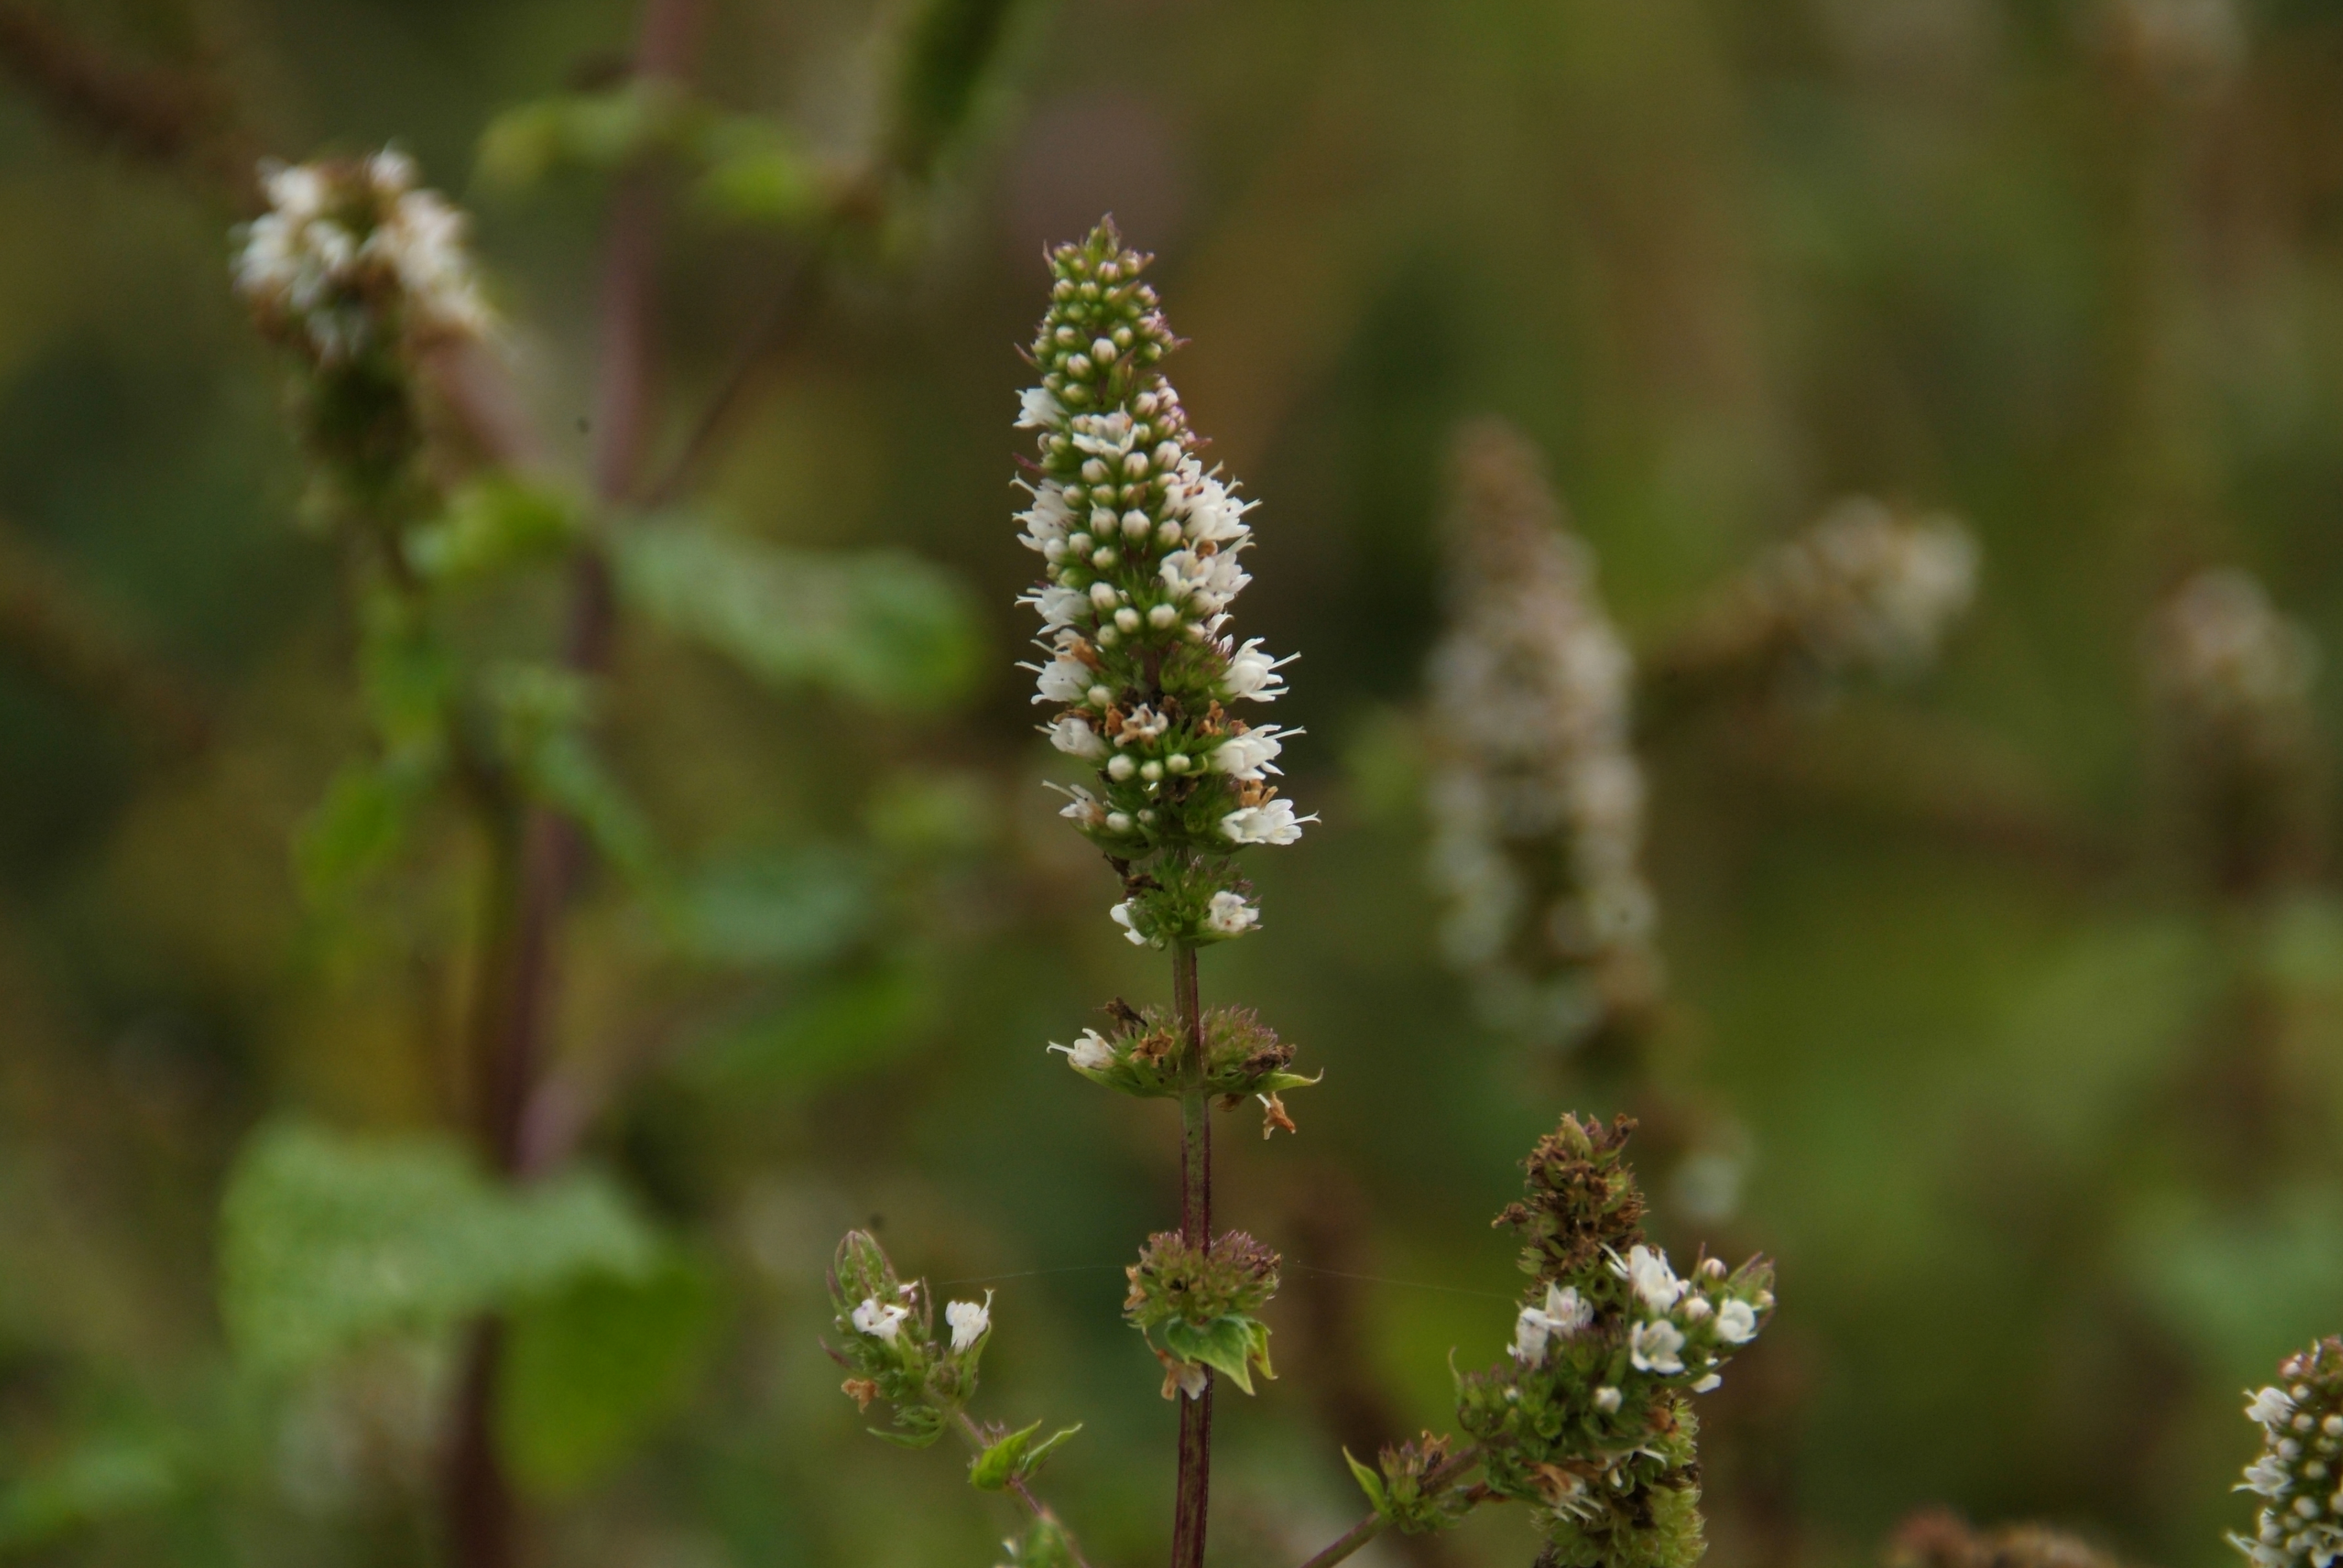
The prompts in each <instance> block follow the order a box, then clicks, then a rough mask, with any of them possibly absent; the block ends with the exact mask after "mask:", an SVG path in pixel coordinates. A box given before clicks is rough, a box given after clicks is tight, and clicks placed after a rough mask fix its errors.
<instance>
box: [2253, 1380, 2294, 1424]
mask: <svg viewBox="0 0 2343 1568" xmlns="http://www.w3.org/2000/svg"><path fill="white" fill-rule="evenodd" d="M2250 1397H2251V1399H2252V1401H2253V1402H2252V1403H2250V1404H2248V1405H2247V1406H2246V1419H2247V1421H2255V1422H2260V1423H2261V1424H2262V1425H2264V1426H2268V1427H2277V1426H2282V1425H2284V1424H2285V1422H2286V1418H2287V1417H2288V1416H2290V1415H2292V1414H2293V1413H2294V1401H2293V1400H2291V1399H2289V1398H2288V1397H2287V1392H2286V1390H2284V1389H2282V1388H2265V1389H2262V1390H2261V1391H2259V1392H2256V1393H2254V1394H2252V1395H2251V1396H2250Z"/></svg>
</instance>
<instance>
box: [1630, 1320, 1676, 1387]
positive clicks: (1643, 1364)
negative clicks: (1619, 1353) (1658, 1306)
mask: <svg viewBox="0 0 2343 1568" xmlns="http://www.w3.org/2000/svg"><path fill="white" fill-rule="evenodd" d="M1683 1349H1684V1331H1683V1330H1682V1329H1680V1328H1678V1327H1676V1326H1675V1324H1674V1323H1672V1322H1668V1321H1667V1320H1666V1319H1665V1318H1661V1319H1658V1320H1656V1321H1654V1322H1647V1323H1637V1324H1636V1325H1635V1326H1634V1328H1632V1329H1629V1330H1628V1331H1627V1359H1628V1360H1629V1361H1631V1362H1634V1365H1635V1370H1636V1371H1638V1372H1658V1373H1659V1374H1660V1375H1661V1376H1663V1377H1674V1375H1675V1374H1676V1373H1678V1372H1682V1371H1684V1357H1683V1355H1682V1354H1680V1353H1679V1352H1682V1351H1683Z"/></svg>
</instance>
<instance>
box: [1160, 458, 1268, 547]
mask: <svg viewBox="0 0 2343 1568" xmlns="http://www.w3.org/2000/svg"><path fill="white" fill-rule="evenodd" d="M1201 467H1202V465H1200V464H1199V463H1198V462H1197V461H1196V459H1195V458H1193V457H1190V458H1187V459H1186V460H1185V461H1183V462H1182V465H1181V475H1180V477H1181V481H1182V482H1181V486H1180V489H1179V492H1178V493H1179V496H1180V502H1179V507H1180V515H1181V516H1182V518H1183V519H1185V521H1184V525H1183V527H1182V528H1181V532H1182V533H1183V534H1185V535H1186V536H1187V537H1188V538H1191V539H1193V540H1194V541H1196V542H1197V543H1198V544H1214V545H1218V544H1226V543H1229V542H1230V541H1232V540H1237V539H1242V538H1244V537H1245V536H1246V535H1247V534H1248V533H1250V532H1251V531H1252V530H1251V529H1250V528H1248V527H1247V526H1246V524H1245V521H1244V515H1245V514H1246V513H1247V512H1249V511H1251V510H1252V508H1254V507H1255V506H1258V505H1259V504H1260V503H1258V502H1256V501H1240V500H1238V499H1237V498H1236V497H1235V496H1233V495H1232V494H1231V493H1230V490H1229V487H1228V486H1226V485H1224V484H1222V482H1221V479H1220V477H1219V476H1218V475H1217V473H1214V474H1205V473H1202V472H1201Z"/></svg>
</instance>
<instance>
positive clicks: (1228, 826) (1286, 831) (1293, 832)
mask: <svg viewBox="0 0 2343 1568" xmlns="http://www.w3.org/2000/svg"><path fill="white" fill-rule="evenodd" d="M1317 819H1318V818H1317V816H1316V814H1315V813H1314V812H1313V813H1312V815H1310V816H1307V817H1296V816H1295V815H1294V814H1293V802H1292V801H1291V800H1282V799H1280V800H1272V801H1269V802H1267V803H1266V804H1263V805H1260V806H1241V807H1239V808H1238V809H1235V810H1233V811H1232V812H1230V813H1229V814H1228V815H1227V816H1225V817H1223V818H1222V819H1221V837H1222V838H1223V839H1228V840H1229V841H1230V842H1231V843H1232V844H1291V843H1293V842H1295V841H1296V840H1298V839H1300V838H1301V837H1302V823H1304V822H1314V821H1316V820H1317Z"/></svg>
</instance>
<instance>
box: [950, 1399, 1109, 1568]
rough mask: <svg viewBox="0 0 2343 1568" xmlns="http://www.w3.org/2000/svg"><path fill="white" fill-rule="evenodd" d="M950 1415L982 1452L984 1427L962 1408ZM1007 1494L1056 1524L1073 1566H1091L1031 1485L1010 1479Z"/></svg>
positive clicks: (1036, 1515) (1039, 1517)
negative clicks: (1035, 1493)
mask: <svg viewBox="0 0 2343 1568" xmlns="http://www.w3.org/2000/svg"><path fill="white" fill-rule="evenodd" d="M952 1416H953V1419H954V1420H956V1421H957V1422H959V1423H960V1435H961V1436H962V1437H964V1438H966V1439H968V1443H969V1446H970V1448H973V1449H975V1450H976V1452H979V1453H982V1452H984V1450H985V1447H986V1443H985V1441H984V1429H983V1428H982V1427H980V1426H978V1425H977V1424H976V1422H974V1421H973V1420H971V1419H970V1416H969V1413H968V1412H966V1411H964V1410H959V1411H954V1412H952ZM1009 1495H1011V1497H1014V1498H1015V1499H1017V1502H1018V1504H1019V1506H1021V1507H1022V1508H1023V1509H1024V1510H1025V1512H1026V1513H1027V1514H1028V1515H1029V1516H1030V1517H1031V1518H1033V1519H1035V1520H1037V1521H1039V1520H1043V1519H1047V1520H1049V1521H1051V1523H1055V1524H1056V1525H1057V1527H1058V1530H1059V1532H1060V1533H1061V1535H1062V1536H1063V1538H1064V1540H1065V1543H1066V1551H1067V1553H1068V1554H1069V1555H1071V1557H1072V1558H1073V1560H1074V1568H1091V1565H1090V1560H1089V1559H1088V1558H1086V1557H1084V1556H1083V1555H1082V1549H1081V1545H1080V1544H1079V1543H1076V1541H1075V1540H1074V1533H1073V1532H1072V1531H1071V1530H1068V1529H1067V1528H1066V1523H1065V1521H1064V1520H1062V1519H1060V1518H1059V1517H1058V1516H1057V1515H1056V1514H1055V1513H1051V1510H1050V1505H1049V1504H1048V1503H1044V1502H1042V1501H1041V1499H1040V1498H1039V1497H1036V1496H1035V1495H1034V1494H1033V1489H1032V1488H1031V1487H1030V1486H1028V1485H1026V1484H1025V1483H1024V1482H1022V1481H1011V1483H1009Z"/></svg>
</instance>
